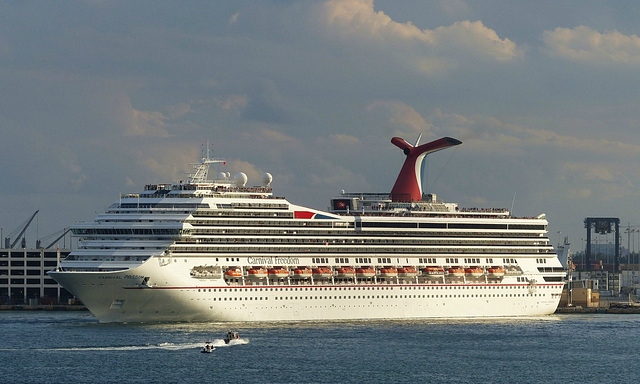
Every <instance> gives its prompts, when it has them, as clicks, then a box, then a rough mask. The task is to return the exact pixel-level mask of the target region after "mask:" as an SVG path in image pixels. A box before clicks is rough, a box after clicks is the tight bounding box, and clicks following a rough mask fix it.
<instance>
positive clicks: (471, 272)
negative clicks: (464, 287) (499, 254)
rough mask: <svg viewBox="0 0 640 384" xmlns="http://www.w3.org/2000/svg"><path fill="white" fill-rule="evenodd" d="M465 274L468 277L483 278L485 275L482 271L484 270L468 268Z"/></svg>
mask: <svg viewBox="0 0 640 384" xmlns="http://www.w3.org/2000/svg"><path fill="white" fill-rule="evenodd" d="M464 273H465V274H466V275H467V277H482V276H483V275H484V271H483V270H482V268H478V267H475V268H473V267H472V268H467V269H465V271H464Z"/></svg>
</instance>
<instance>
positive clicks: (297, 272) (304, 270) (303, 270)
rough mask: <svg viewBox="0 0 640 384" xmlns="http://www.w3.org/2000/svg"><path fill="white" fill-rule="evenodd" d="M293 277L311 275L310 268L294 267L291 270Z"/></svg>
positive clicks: (303, 277)
mask: <svg viewBox="0 0 640 384" xmlns="http://www.w3.org/2000/svg"><path fill="white" fill-rule="evenodd" d="M292 277H293V278H294V279H308V278H310V277H311V270H310V269H309V268H306V267H305V268H296V269H294V270H293V276H292Z"/></svg>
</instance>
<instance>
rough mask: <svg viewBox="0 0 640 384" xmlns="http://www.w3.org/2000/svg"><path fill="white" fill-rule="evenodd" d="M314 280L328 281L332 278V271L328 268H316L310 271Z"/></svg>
mask: <svg viewBox="0 0 640 384" xmlns="http://www.w3.org/2000/svg"><path fill="white" fill-rule="evenodd" d="M311 275H312V276H313V278H314V279H328V278H330V277H331V276H333V271H332V270H331V268H329V267H318V268H313V269H312V270H311Z"/></svg>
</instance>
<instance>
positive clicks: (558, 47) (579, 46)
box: [543, 25, 640, 65]
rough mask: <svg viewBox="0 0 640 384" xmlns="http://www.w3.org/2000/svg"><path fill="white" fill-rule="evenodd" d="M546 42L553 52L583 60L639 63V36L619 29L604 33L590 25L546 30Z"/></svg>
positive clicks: (574, 59) (546, 45)
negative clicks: (621, 31) (625, 33)
mask: <svg viewBox="0 0 640 384" xmlns="http://www.w3.org/2000/svg"><path fill="white" fill-rule="evenodd" d="M543 39H544V44H545V47H546V48H547V50H548V51H549V52H550V54H551V55H553V56H557V57H561V58H564V59H569V60H573V61H581V62H593V63H607V62H613V63H623V64H632V65H638V64H640V37H638V35H624V34H622V33H620V32H618V31H616V30H613V31H610V32H605V33H601V32H598V31H596V30H594V29H592V28H590V27H587V26H583V25H581V26H578V27H576V28H574V29H569V28H556V29H554V30H553V31H545V32H544V35H543Z"/></svg>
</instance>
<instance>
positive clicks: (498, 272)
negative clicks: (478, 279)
mask: <svg viewBox="0 0 640 384" xmlns="http://www.w3.org/2000/svg"><path fill="white" fill-rule="evenodd" d="M503 276H504V269H503V268H501V267H493V268H489V269H487V277H489V278H494V279H498V278H501V277H503Z"/></svg>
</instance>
